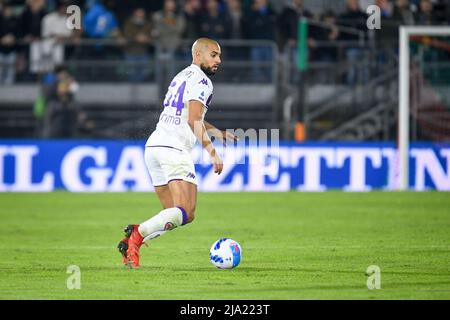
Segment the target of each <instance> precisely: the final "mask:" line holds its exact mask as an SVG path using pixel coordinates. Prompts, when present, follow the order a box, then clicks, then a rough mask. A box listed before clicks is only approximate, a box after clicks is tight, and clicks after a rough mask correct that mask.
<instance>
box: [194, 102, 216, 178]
mask: <svg viewBox="0 0 450 320" xmlns="http://www.w3.org/2000/svg"><path fill="white" fill-rule="evenodd" d="M203 109H204V106H203V104H202V103H201V102H199V101H196V100H192V101H190V102H189V119H188V123H189V126H190V127H191V130H192V132H193V133H194V134H195V136H196V137H197V139H198V141H199V142H200V143H201V144H202V146H203V148H205V150H206V151H207V152H208V154H209V155H210V157H211V162H212V163H213V166H214V172H215V173H217V174H220V173H221V172H222V169H223V162H222V159H221V158H220V156H219V155H218V154H217V152H216V149H215V148H214V145H213V144H212V142H211V139H210V137H209V136H208V134H207V132H206V127H205V122H204V121H203V111H204V110H203Z"/></svg>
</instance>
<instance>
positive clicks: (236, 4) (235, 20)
mask: <svg viewBox="0 0 450 320" xmlns="http://www.w3.org/2000/svg"><path fill="white" fill-rule="evenodd" d="M226 11H227V14H228V16H229V18H230V38H231V39H242V37H243V35H242V4H241V0H226Z"/></svg>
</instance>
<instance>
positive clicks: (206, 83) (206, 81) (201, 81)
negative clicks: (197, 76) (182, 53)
mask: <svg viewBox="0 0 450 320" xmlns="http://www.w3.org/2000/svg"><path fill="white" fill-rule="evenodd" d="M199 84H204V85H205V86H207V85H208V80H206V79H202V80H200V82H199Z"/></svg>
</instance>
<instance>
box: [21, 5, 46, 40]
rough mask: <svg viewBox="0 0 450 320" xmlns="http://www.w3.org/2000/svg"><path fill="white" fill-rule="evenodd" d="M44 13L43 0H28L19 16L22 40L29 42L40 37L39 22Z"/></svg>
mask: <svg viewBox="0 0 450 320" xmlns="http://www.w3.org/2000/svg"><path fill="white" fill-rule="evenodd" d="M45 15H46V10H45V0H28V1H27V2H26V7H25V9H24V11H23V12H22V15H21V17H20V26H21V35H22V38H23V40H25V41H26V42H28V43H31V42H33V41H35V40H39V39H40V38H41V23H42V19H44V16H45Z"/></svg>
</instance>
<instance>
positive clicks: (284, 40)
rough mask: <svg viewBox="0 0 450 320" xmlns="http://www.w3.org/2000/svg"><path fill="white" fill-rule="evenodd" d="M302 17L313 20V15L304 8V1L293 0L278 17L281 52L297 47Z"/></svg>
mask: <svg viewBox="0 0 450 320" xmlns="http://www.w3.org/2000/svg"><path fill="white" fill-rule="evenodd" d="M301 17H305V18H308V19H312V18H313V15H312V13H311V12H309V11H308V10H307V9H306V8H305V7H304V1H303V0H292V2H291V3H290V4H288V5H287V6H286V7H285V8H284V9H283V11H282V12H281V14H280V15H279V16H278V23H277V24H278V32H279V34H278V38H279V41H278V43H279V46H280V50H281V51H284V50H285V49H286V48H288V49H289V48H296V47H297V32H298V22H299V19H300V18H301ZM310 40H311V38H310Z"/></svg>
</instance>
